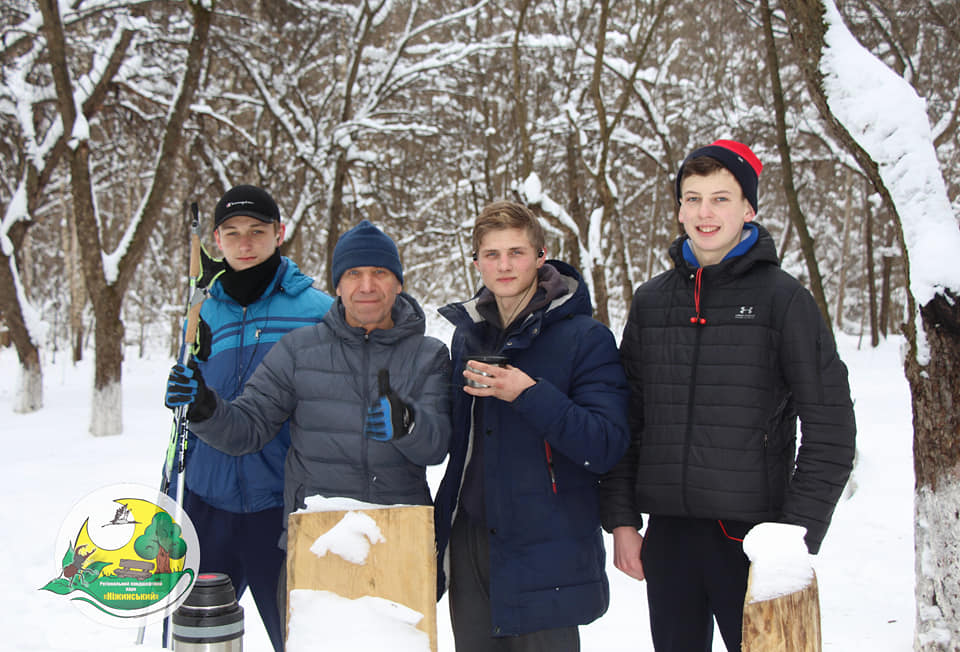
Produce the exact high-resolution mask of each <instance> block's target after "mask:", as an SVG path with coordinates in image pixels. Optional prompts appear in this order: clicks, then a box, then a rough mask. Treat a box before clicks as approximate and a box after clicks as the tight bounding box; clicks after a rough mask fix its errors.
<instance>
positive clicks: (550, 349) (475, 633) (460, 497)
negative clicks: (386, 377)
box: [435, 201, 629, 652]
mask: <svg viewBox="0 0 960 652" xmlns="http://www.w3.org/2000/svg"><path fill="white" fill-rule="evenodd" d="M473 247H474V265H475V266H476V268H477V269H478V270H479V271H480V275H481V277H482V280H483V288H482V289H481V290H480V291H479V292H478V293H477V294H476V295H475V296H474V297H473V298H472V299H470V300H469V301H466V302H463V303H455V304H450V305H448V306H445V307H443V308H442V309H441V310H440V312H441V314H442V315H443V316H444V317H446V318H447V319H448V320H450V321H451V322H452V323H453V324H454V325H455V326H456V331H455V333H454V335H453V340H452V347H451V348H452V357H453V379H452V380H453V382H452V388H451V392H452V395H451V398H452V406H453V407H452V410H453V439H452V442H451V447H450V459H449V461H448V463H447V469H446V474H445V476H444V478H443V481H442V483H441V486H440V489H439V492H438V495H437V498H436V512H435V516H436V521H437V543H438V551H439V571H440V572H439V581H440V586H439V593H440V594H442V592H443V590H444V588H445V583H444V575H446V576H447V577H448V578H449V584H450V616H451V621H452V625H453V634H454V639H455V642H456V648H457V651H458V652H486V651H493V650H497V651H509V652H532V651H534V650H551V651H554V652H572V651H575V650H579V643H580V638H579V630H578V626H579V625H582V624H586V623H589V622H591V621H593V620H595V619H596V618H598V617H600V616H601V615H602V614H603V613H604V612H605V611H606V608H607V604H608V601H609V587H608V584H607V577H606V574H605V571H604V559H605V553H604V547H603V540H602V538H601V530H600V515H599V509H598V507H599V505H598V496H597V484H598V478H599V477H600V474H602V473H603V472H604V471H607V470H608V469H610V468H611V467H612V466H613V465H614V464H615V463H616V462H617V460H619V459H620V457H621V455H622V454H623V453H624V451H625V450H626V449H627V446H628V444H629V434H628V429H627V423H626V412H627V394H628V392H627V387H626V383H625V378H624V375H623V370H622V368H621V366H620V361H619V356H618V353H617V347H616V343H615V341H614V338H613V334H612V333H611V332H610V330H609V329H608V328H607V327H606V326H604V325H603V324H601V323H599V322H597V321H596V320H594V319H593V318H592V317H591V314H592V307H591V304H590V297H589V293H588V291H587V287H586V285H585V284H584V282H583V280H582V279H581V278H580V276H579V275H578V274H577V273H576V271H575V270H574V269H573V268H572V267H570V266H569V265H567V264H565V263H562V262H560V261H548V260H546V252H545V242H544V232H543V229H542V227H541V226H540V224H539V222H538V221H537V218H536V216H535V215H534V214H533V213H532V212H531V211H530V210H529V209H528V208H527V207H525V206H523V205H521V204H516V203H513V202H506V201H504V202H495V203H493V204H490V205H489V206H487V207H486V208H484V209H483V211H482V212H481V214H480V215H479V216H478V217H477V219H476V222H475V225H474V231H473ZM481 353H483V354H502V355H503V356H505V357H506V360H507V364H506V365H505V366H502V367H501V366H495V365H493V364H484V363H481V362H479V361H475V360H471V355H476V354H481ZM467 364H469V368H470V369H476V370H477V371H479V372H482V374H481V373H477V372H475V371H470V370H469V369H466V368H465V367H466V365H467ZM465 381H472V383H474V384H467V383H465Z"/></svg>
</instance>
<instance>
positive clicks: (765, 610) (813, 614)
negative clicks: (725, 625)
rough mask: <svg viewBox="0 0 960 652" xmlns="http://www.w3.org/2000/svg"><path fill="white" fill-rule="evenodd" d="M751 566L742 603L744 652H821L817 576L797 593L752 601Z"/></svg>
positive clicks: (742, 648) (742, 647)
mask: <svg viewBox="0 0 960 652" xmlns="http://www.w3.org/2000/svg"><path fill="white" fill-rule="evenodd" d="M752 589H753V567H752V566H751V569H750V579H749V580H748V581H747V595H746V598H745V600H744V604H743V644H742V646H741V648H740V649H741V650H742V651H743V652H770V651H771V650H776V651H778V652H820V649H821V640H820V597H819V592H818V590H817V577H816V575H815V574H814V575H813V578H812V579H811V580H810V583H809V584H807V585H806V586H805V587H804V588H802V589H800V590H799V591H794V592H793V593H788V594H786V595H782V596H778V597H775V598H771V599H769V600H759V601H755V600H754V599H753V596H752Z"/></svg>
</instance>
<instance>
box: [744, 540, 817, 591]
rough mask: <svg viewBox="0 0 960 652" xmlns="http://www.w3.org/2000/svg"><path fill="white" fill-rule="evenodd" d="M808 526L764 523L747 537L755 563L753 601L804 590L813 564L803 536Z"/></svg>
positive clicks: (752, 563)
mask: <svg viewBox="0 0 960 652" xmlns="http://www.w3.org/2000/svg"><path fill="white" fill-rule="evenodd" d="M806 533H807V528H805V527H802V526H800V525H790V524H789V523H760V524H759V525H755V526H754V527H753V528H752V529H751V530H750V531H749V532H747V536H745V537H744V538H743V552H744V553H746V555H747V557H748V558H749V559H750V563H751V568H750V572H751V580H750V582H751V583H750V596H751V598H752V599H751V602H763V601H764V600H773V599H774V598H779V597H780V596H784V595H790V594H791V593H795V592H797V591H800V590H803V589H804V588H805V587H806V586H807V585H809V584H810V582H811V580H813V567H812V566H811V565H810V555H809V553H807V544H806V543H804V541H803V537H804V535H805V534H806Z"/></svg>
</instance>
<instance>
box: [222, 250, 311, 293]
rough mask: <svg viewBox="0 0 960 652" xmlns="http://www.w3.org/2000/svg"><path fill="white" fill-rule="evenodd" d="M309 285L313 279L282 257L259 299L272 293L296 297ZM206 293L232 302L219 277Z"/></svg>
mask: <svg viewBox="0 0 960 652" xmlns="http://www.w3.org/2000/svg"><path fill="white" fill-rule="evenodd" d="M311 285H313V279H312V278H310V277H309V276H307V275H306V274H304V273H303V272H301V271H300V268H299V267H297V264H296V263H295V262H293V261H292V260H290V259H289V258H287V257H286V256H282V257H281V258H280V266H279V267H277V273H276V274H275V275H274V277H273V281H272V282H271V283H270V285H268V286H267V289H266V290H264V292H263V294H262V295H261V298H262V297H268V296H270V295H271V294H273V293H274V292H279V291H282V292H284V293H286V294H289V295H290V296H297V295H298V294H300V293H301V292H303V291H304V290H306V289H307V288H309V287H310V286H311ZM208 292H209V293H210V296H212V297H214V298H216V299H219V300H220V301H234V299H233V297H231V296H230V295H229V294H227V292H226V290H224V289H223V285H222V284H221V283H220V278H219V277H218V278H216V279H214V280H213V282H212V283H211V284H210V288H209V289H208Z"/></svg>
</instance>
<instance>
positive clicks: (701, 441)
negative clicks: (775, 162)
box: [601, 140, 856, 652]
mask: <svg viewBox="0 0 960 652" xmlns="http://www.w3.org/2000/svg"><path fill="white" fill-rule="evenodd" d="M761 168H762V166H761V163H760V160H759V159H758V158H757V157H756V156H755V155H754V153H753V152H752V151H750V149H749V148H748V147H747V146H746V145H743V144H742V143H738V142H735V141H729V140H718V141H716V142H714V143H712V144H711V145H708V146H706V147H702V148H699V149H697V150H695V151H694V152H693V153H692V154H690V156H688V157H687V158H686V160H684V162H683V164H682V165H681V167H680V171H679V172H678V173H677V180H676V194H677V201H678V202H679V207H680V208H679V220H680V223H681V224H682V225H683V228H684V231H685V235H684V236H682V237H681V238H679V239H678V240H677V241H676V242H674V243H673V245H672V246H671V247H670V256H671V258H672V259H673V262H674V265H675V267H674V269H672V270H669V271H667V272H664V273H663V274H660V275H659V276H657V277H655V278H653V279H651V280H650V281H648V282H646V283H644V284H643V285H641V286H640V287H639V288H638V289H637V291H636V294H635V295H634V298H633V303H632V305H631V307H630V315H629V317H628V319H627V325H626V327H625V328H624V332H623V339H622V341H621V344H620V351H621V356H622V359H623V365H624V370H625V371H626V374H627V378H628V380H629V382H630V393H631V396H630V428H631V433H632V437H633V444H632V445H631V447H630V450H629V452H628V453H627V454H626V455H624V457H623V460H622V461H621V462H620V463H619V464H617V466H616V467H615V469H614V470H613V471H611V472H610V473H609V474H607V475H606V476H605V477H604V480H603V483H602V485H601V487H602V490H601V491H602V495H603V503H602V511H603V524H604V527H605V528H606V529H607V530H609V531H611V532H613V537H614V564H615V566H616V567H617V568H618V569H620V570H621V571H623V572H624V573H626V574H628V575H630V576H631V577H634V578H636V579H638V580H643V579H646V583H647V599H648V600H647V601H648V607H649V610H650V626H651V630H652V634H653V643H654V646H655V648H656V649H657V652H671V651H677V652H692V651H697V652H709V650H710V649H711V644H712V639H713V620H714V618H716V621H717V625H718V627H719V629H720V633H721V635H722V636H723V640H724V643H725V644H726V646H727V649H728V650H739V649H740V647H741V645H740V644H741V637H742V634H741V629H742V626H741V623H742V620H743V600H744V594H745V593H746V588H747V575H748V571H749V562H748V560H747V558H746V556H745V555H744V553H743V545H742V540H743V536H744V535H745V534H746V532H747V531H748V530H749V529H750V528H751V527H752V526H754V525H756V524H759V523H763V522H782V523H789V524H793V525H799V526H803V527H804V528H806V544H807V548H808V550H809V551H810V552H811V553H816V552H817V550H818V549H819V548H820V542H821V540H822V539H823V536H824V534H825V533H826V530H827V526H828V525H829V523H830V518H831V515H832V514H833V509H834V506H835V505H836V504H837V500H838V499H839V498H840V494H841V492H842V490H843V487H844V484H845V483H846V481H847V477H848V476H849V474H850V469H851V467H852V463H853V454H854V437H855V431H856V428H855V425H854V415H853V406H852V403H851V400H850V388H849V385H848V383H847V370H846V367H845V366H844V365H843V362H841V361H840V358H839V357H838V355H837V349H836V345H835V343H834V340H833V336H832V334H831V332H830V330H829V328H828V327H827V325H826V323H825V322H824V320H823V318H822V317H821V316H820V311H819V309H818V307H817V304H816V302H815V301H814V299H813V296H812V295H811V294H810V292H809V291H808V290H807V289H806V288H804V287H803V286H802V285H801V284H800V283H799V282H798V281H797V280H796V279H795V278H793V277H792V276H790V275H789V274H787V273H786V272H785V271H783V270H781V269H780V265H779V260H778V258H777V252H776V247H775V245H774V242H773V238H772V237H771V236H770V234H769V233H767V231H766V230H765V229H764V228H763V227H762V226H760V225H758V224H755V223H754V222H753V219H754V217H755V216H756V212H757V182H758V179H759V175H760V170H761ZM798 417H799V420H800V422H801V424H802V433H803V437H802V441H801V444H800V447H799V450H798V449H797V447H796V438H797V432H796V431H797V419H798ZM644 513H646V514H649V515H650V519H649V522H648V523H647V529H646V533H645V536H641V534H640V532H639V530H640V528H641V527H642V525H643V518H642V514H644ZM798 531H801V530H798Z"/></svg>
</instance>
